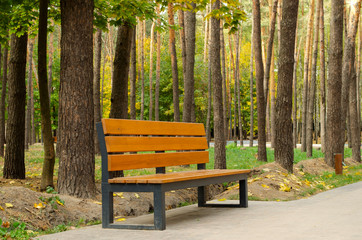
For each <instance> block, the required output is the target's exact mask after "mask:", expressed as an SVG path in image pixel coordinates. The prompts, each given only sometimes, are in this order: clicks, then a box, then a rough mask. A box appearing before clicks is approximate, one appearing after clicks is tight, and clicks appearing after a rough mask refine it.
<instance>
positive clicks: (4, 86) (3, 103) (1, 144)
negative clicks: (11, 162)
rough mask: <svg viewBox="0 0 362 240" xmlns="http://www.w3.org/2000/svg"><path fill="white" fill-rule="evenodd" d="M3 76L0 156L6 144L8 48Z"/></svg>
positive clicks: (0, 109)
mask: <svg viewBox="0 0 362 240" xmlns="http://www.w3.org/2000/svg"><path fill="white" fill-rule="evenodd" d="M2 63H3V65H2V67H3V77H2V83H1V98H0V156H1V157H4V145H5V105H6V104H5V102H6V92H7V91H6V88H7V82H8V76H7V73H8V48H7V47H5V48H4V60H3V62H2ZM0 67H1V66H0Z"/></svg>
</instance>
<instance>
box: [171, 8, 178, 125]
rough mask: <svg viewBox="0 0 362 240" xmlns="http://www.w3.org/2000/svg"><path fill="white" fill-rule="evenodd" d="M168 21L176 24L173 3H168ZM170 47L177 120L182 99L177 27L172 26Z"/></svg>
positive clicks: (176, 120)
mask: <svg viewBox="0 0 362 240" xmlns="http://www.w3.org/2000/svg"><path fill="white" fill-rule="evenodd" d="M168 22H169V24H170V25H171V26H174V25H175V22H174V14H173V3H168ZM169 48H170V55H171V67H172V100H173V112H174V114H173V117H174V121H175V122H179V121H180V100H179V83H178V68H177V54H176V43H175V29H174V28H172V27H170V32H169Z"/></svg>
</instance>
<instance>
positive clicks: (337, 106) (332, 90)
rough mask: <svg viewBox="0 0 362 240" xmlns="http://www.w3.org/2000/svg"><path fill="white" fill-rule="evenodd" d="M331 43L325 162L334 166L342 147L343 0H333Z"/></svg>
mask: <svg viewBox="0 0 362 240" xmlns="http://www.w3.org/2000/svg"><path fill="white" fill-rule="evenodd" d="M331 5H332V8H331V22H330V44H329V53H328V56H329V61H328V78H327V89H328V91H327V103H328V107H327V126H328V128H327V129H326V146H325V147H326V149H325V150H326V151H325V159H324V160H325V162H326V163H327V164H328V165H329V166H331V167H334V165H335V162H334V153H342V151H343V149H341V144H340V143H341V138H342V134H341V112H342V109H341V88H342V57H343V1H340V0H331Z"/></svg>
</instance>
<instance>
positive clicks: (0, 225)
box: [0, 218, 36, 239]
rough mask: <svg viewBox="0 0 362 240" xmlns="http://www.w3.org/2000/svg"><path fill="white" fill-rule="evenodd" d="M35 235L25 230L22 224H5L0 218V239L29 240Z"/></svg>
mask: <svg viewBox="0 0 362 240" xmlns="http://www.w3.org/2000/svg"><path fill="white" fill-rule="evenodd" d="M35 235H36V233H34V232H33V231H31V230H28V229H27V226H26V224H25V223H24V222H17V221H15V222H13V223H10V222H5V221H3V220H2V219H1V218H0V237H1V239H31V238H33V237H35Z"/></svg>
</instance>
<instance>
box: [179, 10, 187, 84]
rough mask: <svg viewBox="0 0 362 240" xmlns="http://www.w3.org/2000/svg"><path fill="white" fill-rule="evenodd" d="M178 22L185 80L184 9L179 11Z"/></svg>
mask: <svg viewBox="0 0 362 240" xmlns="http://www.w3.org/2000/svg"><path fill="white" fill-rule="evenodd" d="M177 13H178V23H179V25H180V27H181V28H180V46H181V56H182V76H183V79H184V81H185V76H186V36H185V13H184V11H182V10H179V11H178V12H177Z"/></svg>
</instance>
